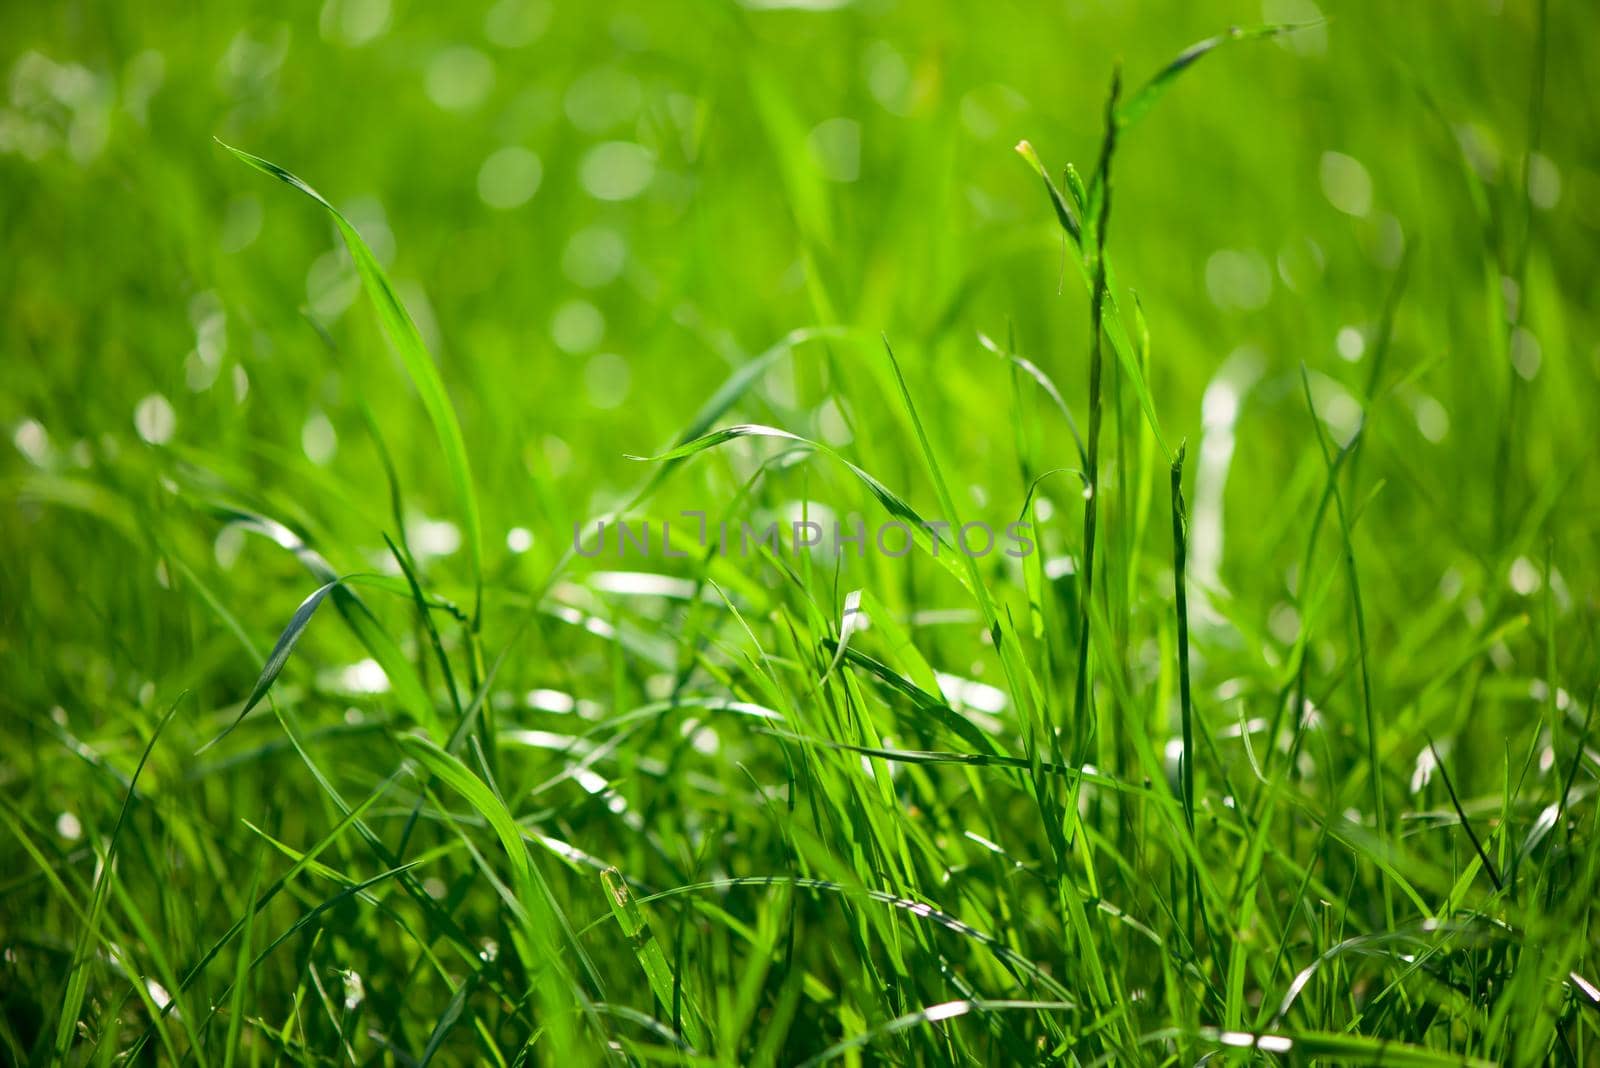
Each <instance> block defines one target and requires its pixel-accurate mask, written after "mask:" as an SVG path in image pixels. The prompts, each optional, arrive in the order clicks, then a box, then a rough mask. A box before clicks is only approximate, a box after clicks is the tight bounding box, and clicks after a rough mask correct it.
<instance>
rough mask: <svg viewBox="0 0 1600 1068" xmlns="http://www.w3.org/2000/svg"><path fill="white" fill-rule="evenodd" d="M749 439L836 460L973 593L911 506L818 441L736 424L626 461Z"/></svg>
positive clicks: (655, 459)
mask: <svg viewBox="0 0 1600 1068" xmlns="http://www.w3.org/2000/svg"><path fill="white" fill-rule="evenodd" d="M751 437H756V438H778V439H780V440H783V441H793V442H798V443H799V444H801V445H804V446H806V447H807V448H809V449H812V450H814V451H816V452H820V453H822V454H824V455H825V456H829V457H831V458H832V459H835V460H837V461H839V462H840V463H841V464H843V465H844V466H845V467H847V468H849V469H850V473H851V474H852V475H855V476H856V478H857V479H858V480H860V482H861V484H862V485H864V486H866V487H867V490H868V492H870V493H871V494H872V495H873V496H874V497H876V498H877V500H878V503H879V504H881V505H883V507H884V508H885V509H887V510H888V512H889V514H890V515H892V516H894V517H895V518H896V519H898V520H900V521H902V522H903V523H905V524H906V526H907V527H908V528H909V530H910V532H911V538H912V540H913V541H915V542H916V543H917V544H918V545H920V546H921V547H922V548H923V549H924V550H925V551H926V552H927V553H928V554H929V555H930V556H932V557H933V558H934V559H936V560H938V561H939V562H940V563H941V564H943V565H944V567H945V570H947V571H949V572H950V574H951V575H953V576H955V579H956V581H958V582H960V583H961V585H962V586H963V587H965V588H966V589H967V590H968V591H969V592H975V591H973V587H972V580H971V577H970V576H969V575H968V573H967V572H966V571H965V570H963V569H962V568H961V567H959V566H957V564H956V563H955V558H956V556H958V555H960V554H959V553H957V552H956V551H955V550H954V549H952V547H951V545H950V543H949V542H947V541H946V540H945V539H944V538H942V537H940V536H939V535H938V534H936V533H935V532H934V530H933V528H932V527H930V526H929V524H928V523H927V522H926V521H925V520H924V519H923V518H922V516H921V515H919V514H918V513H917V510H916V509H914V508H912V507H911V505H909V504H907V503H906V502H905V501H904V500H903V499H902V498H901V497H900V496H899V495H898V494H896V493H895V492H894V491H893V490H891V489H890V488H889V487H888V486H885V485H884V484H883V483H882V482H879V481H878V480H877V479H876V478H874V477H873V476H872V475H871V474H870V473H868V472H867V471H865V470H863V469H861V468H860V467H857V466H856V465H855V464H853V463H851V462H850V461H849V460H847V459H845V458H844V456H842V455H841V454H840V453H838V452H836V451H835V450H833V449H831V448H829V447H828V446H826V445H824V444H822V442H820V441H814V440H812V439H811V438H807V437H802V436H801V435H799V434H793V433H790V432H789V431H787V430H779V429H778V428H777V427H773V426H766V425H764V424H761V423H740V424H738V425H737V426H728V427H723V428H722V429H721V430H714V431H712V432H711V433H709V434H706V435H704V436H702V437H698V438H695V439H694V440H693V441H688V442H685V443H684V444H682V445H680V446H678V447H677V448H675V449H671V450H668V451H667V452H664V453H662V454H661V455H659V456H632V457H629V459H633V460H643V461H647V462H650V463H670V462H672V461H675V460H682V459H686V458H687V457H690V456H693V455H695V454H696V453H700V452H705V451H706V450H707V449H713V448H716V447H717V446H718V445H725V444H727V443H728V442H730V441H734V440H736V439H738V438H751ZM939 548H944V549H948V550H950V551H948V552H939V551H938V549H939Z"/></svg>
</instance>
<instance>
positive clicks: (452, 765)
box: [398, 734, 605, 1037]
mask: <svg viewBox="0 0 1600 1068" xmlns="http://www.w3.org/2000/svg"><path fill="white" fill-rule="evenodd" d="M398 741H399V744H400V748H401V751H402V752H404V753H405V754H406V755H407V756H409V757H411V758H412V759H414V760H416V761H417V762H418V763H419V764H421V765H422V766H423V767H425V768H426V769H427V770H428V771H429V772H430V773H431V774H433V775H434V776H435V777H437V778H438V779H439V780H441V781H442V782H444V783H445V784H446V785H448V786H449V787H450V788H451V789H452V790H454V791H455V792H456V793H458V794H460V795H461V796H462V798H464V799H465V800H466V801H467V803H468V804H470V805H471V806H472V807H473V808H474V809H475V810H476V811H477V812H478V814H479V815H481V816H482V817H483V818H484V820H485V821H487V822H488V824H489V826H490V827H491V828H493V830H494V833H495V835H496V837H498V838H499V839H500V845H501V846H502V847H503V848H504V849H505V851H506V858H507V860H508V861H509V862H510V865H511V876H512V884H513V888H514V891H515V894H516V899H517V901H518V903H520V905H521V906H522V907H521V909H520V910H519V911H520V913H521V914H520V915H519V916H518V917H517V921H518V924H519V926H520V928H521V930H522V932H523V934H524V935H525V937H526V939H527V945H526V946H525V947H524V948H525V955H526V956H527V965H528V968H529V970H530V971H531V972H533V973H534V974H535V975H536V976H538V978H537V979H536V980H535V982H536V983H537V985H538V987H539V994H540V998H541V1000H542V1001H543V1002H544V1007H545V1010H546V1011H547V1012H549V1013H551V1014H552V1020H554V1019H560V1020H562V1021H565V1019H566V1017H565V1014H566V1012H567V1011H568V1010H570V1009H572V1008H580V1009H581V1010H582V1011H583V1012H584V1013H585V1014H586V1015H587V1016H588V1017H589V1018H590V1020H591V1022H592V1023H593V1024H594V1027H595V1030H596V1032H597V1033H598V1034H599V1035H603V1034H604V1031H603V1029H602V1028H601V1025H600V1023H599V1020H598V1018H597V1016H596V1014H595V1011H594V1002H593V1001H592V1000H590V999H589V998H588V997H587V996H585V994H584V993H583V990H582V988H581V987H580V986H579V984H578V981H577V977H576V976H574V975H573V974H572V972H571V969H569V968H568V967H567V965H566V961H565V960H564V959H563V948H562V942H563V941H565V942H566V944H567V946H568V947H570V949H571V951H572V952H573V953H574V954H575V955H576V956H577V958H578V960H579V962H580V963H581V964H582V965H583V968H584V972H585V973H586V974H587V975H588V977H589V979H590V981H591V982H592V983H593V984H594V987H595V989H596V991H598V992H599V993H600V995H601V996H602V997H604V996H605V987H604V984H603V983H602V982H601V980H600V976H599V972H598V971H597V970H596V969H595V966H594V962H593V961H592V960H590V959H589V954H588V953H587V952H586V951H585V950H584V948H583V944H582V943H581V942H579V941H578V938H577V936H576V935H575V934H574V933H573V930H572V926H571V925H570V924H569V923H568V922H567V917H566V914H565V913H563V912H562V911H561V906H560V904H559V903H558V902H557V901H556V898H555V895H554V894H553V893H552V892H551V890H550V885H549V884H548V883H547V882H545V879H544V875H543V873H542V872H540V871H539V868H538V866H537V865H535V864H534V863H533V859H532V858H531V857H530V856H529V855H528V847H527V844H526V843H525V842H524V840H523V832H522V828H521V826H520V825H519V824H518V823H517V821H516V819H515V818H514V817H513V816H512V815H511V812H510V810H509V809H507V808H506V806H505V803H504V802H503V801H501V800H500V798H499V797H498V796H497V795H496V794H495V792H494V790H493V789H491V788H490V787H489V785H488V784H487V783H485V782H484V781H483V780H482V779H480V778H479V777H478V776H476V775H474V774H473V773H472V771H471V770H469V769H468V767H467V766H466V765H465V764H463V763H462V762H461V761H460V760H459V759H458V758H456V757H455V756H453V755H451V754H450V753H448V752H446V751H445V750H443V749H441V748H439V746H437V745H435V744H434V743H433V742H432V741H431V740H429V739H427V738H424V737H420V736H418V735H414V734H413V735H406V736H404V737H402V738H400V739H399V740H398ZM574 1037H575V1036H574Z"/></svg>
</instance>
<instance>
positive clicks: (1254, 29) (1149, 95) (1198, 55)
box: [1117, 21, 1321, 130]
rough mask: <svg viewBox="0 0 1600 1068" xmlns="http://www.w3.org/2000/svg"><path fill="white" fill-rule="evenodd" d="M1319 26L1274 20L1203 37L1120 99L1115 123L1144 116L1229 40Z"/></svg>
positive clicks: (1254, 38) (1129, 123)
mask: <svg viewBox="0 0 1600 1068" xmlns="http://www.w3.org/2000/svg"><path fill="white" fill-rule="evenodd" d="M1319 25H1321V22H1320V21H1318V22H1296V23H1288V22H1285V23H1274V24H1271V25H1266V26H1248V27H1240V26H1233V27H1230V28H1229V29H1228V30H1226V31H1225V32H1223V33H1219V34H1217V35H1216V36H1215V37H1207V38H1206V39H1205V40H1203V41H1197V42H1195V43H1194V44H1192V45H1190V46H1189V47H1188V48H1185V49H1184V50H1183V51H1182V52H1180V53H1178V55H1177V58H1175V59H1173V61H1172V62H1171V63H1168V64H1167V65H1166V66H1165V67H1162V68H1161V70H1160V71H1158V72H1157V73H1156V75H1155V77H1153V78H1151V79H1150V80H1149V81H1147V82H1145V83H1144V84H1143V85H1142V86H1140V87H1139V90H1138V92H1136V93H1134V94H1133V95H1132V96H1130V97H1129V98H1128V99H1127V100H1126V101H1124V102H1123V105H1122V106H1121V107H1120V108H1118V109H1117V126H1118V127H1120V128H1121V129H1124V130H1126V129H1128V128H1129V127H1131V126H1133V125H1134V124H1135V123H1136V122H1138V121H1139V120H1140V119H1142V118H1144V117H1145V115H1146V114H1147V113H1148V112H1149V111H1150V109H1151V108H1153V107H1155V104H1156V101H1158V100H1160V99H1161V98H1162V96H1164V95H1165V94H1166V92H1167V90H1168V89H1171V88H1172V83H1173V82H1175V81H1177V80H1178V75H1180V74H1182V73H1183V72H1184V71H1186V70H1188V69H1189V68H1190V67H1192V66H1193V65H1194V64H1195V63H1196V62H1198V61H1199V60H1200V59H1202V58H1203V57H1205V56H1207V55H1209V54H1210V53H1211V52H1213V51H1215V50H1216V49H1218V48H1220V47H1222V46H1223V45H1225V44H1229V43H1231V42H1233V41H1259V40H1263V39H1265V38H1268V37H1277V36H1279V35H1280V34H1285V33H1292V32H1294V31H1295V30H1304V29H1308V28H1310V27H1312V26H1319Z"/></svg>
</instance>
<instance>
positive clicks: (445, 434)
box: [217, 140, 483, 630]
mask: <svg viewBox="0 0 1600 1068" xmlns="http://www.w3.org/2000/svg"><path fill="white" fill-rule="evenodd" d="M217 144H219V145H221V146H222V147H223V148H225V149H227V150H228V151H229V152H230V153H232V154H233V155H234V157H235V158H237V159H239V160H240V161H241V162H243V163H246V164H248V165H250V166H251V167H254V168H255V169H256V170H258V171H261V172H262V173H263V174H270V175H271V176H272V177H274V178H276V179H278V180H279V181H280V182H283V183H285V184H287V185H290V186H293V187H294V188H295V189H298V190H299V191H300V192H302V193H304V194H305V195H306V196H308V197H310V198H311V199H312V200H314V201H316V202H317V203H318V204H321V205H322V206H323V207H324V208H325V209H327V212H328V214H329V215H331V216H333V221H334V224H335V225H336V226H337V227H338V228H339V233H340V235H341V236H342V237H343V238H344V242H345V245H346V246H347V247H348V248H349V250H350V258H351V259H352V260H354V261H355V265H356V273H357V274H358V275H360V277H361V285H362V288H363V289H365V290H366V292H367V296H368V297H370V298H371V299H372V303H373V305H374V306H375V307H376V308H377V310H378V320H379V322H381V323H382V325H383V330H384V333H385V334H386V335H388V338H389V341H390V343H391V344H393V345H394V347H395V349H396V350H398V351H399V353H400V358H401V360H402V361H404V363H405V365H406V372H407V373H408V374H409V375H410V376H411V382H412V384H413V385H414V386H416V388H417V394H418V395H419V396H420V397H421V398H422V406H423V408H424V409H426V410H427V413H428V419H429V421H430V422H432V423H433V430H434V433H435V434H436V435H437V436H438V438H439V448H440V451H441V452H442V453H443V454H444V462H445V467H446V468H448V470H449V472H450V481H451V482H452V483H453V485H454V487H455V493H456V503H457V507H459V508H460V510H461V518H462V523H463V525H464V526H465V528H466V532H465V538H466V543H467V553H468V558H469V560H470V561H471V564H472V578H473V584H474V588H475V590H476V599H475V607H474V609H473V629H474V630H476V629H477V622H478V618H479V616H480V615H481V614H482V612H483V529H482V527H483V524H482V521H481V520H480V519H479V515H478V497H477V493H476V492H475V491H474V490H473V486H472V469H471V466H470V464H469V463H468V461H467V447H466V443H465V442H464V441H463V440H462V437H461V424H460V423H459V422H458V421H457V420H456V413H455V409H454V408H453V407H452V406H451V404H450V395H449V394H448V393H447V392H445V388H444V380H443V379H441V378H440V377H439V368H438V367H437V366H435V364H434V362H433V356H432V355H431V354H430V353H429V352H428V346H427V345H426V344H424V343H423V340H422V335H421V334H420V333H418V332H417V326H416V324H415V323H414V322H412V321H411V316H410V314H409V313H408V312H407V311H406V309H405V305H403V304H401V303H400V298H399V296H397V295H396V294H395V291H394V286H393V284H392V283H391V282H390V281H389V276H388V275H387V274H386V273H385V272H384V270H383V267H382V266H380V265H379V263H378V260H377V257H375V256H373V254H372V250H371V249H370V248H368V247H367V243H366V242H365V241H364V240H362V238H361V235H360V234H359V233H358V232H357V231H356V228H355V227H354V226H352V225H351V224H350V221H349V220H348V219H346V218H345V217H344V216H343V215H342V214H341V213H340V212H339V209H337V208H335V207H334V206H333V205H332V204H330V203H329V202H328V201H327V199H326V198H324V197H323V195H322V194H321V193H319V192H317V191H316V190H315V189H313V188H311V186H309V185H307V184H306V183H305V182H304V181H302V180H301V179H300V178H298V177H297V176H295V175H293V174H291V173H290V172H288V171H286V170H284V169H283V168H282V167H280V166H278V165H277V164H276V163H271V162H269V161H267V160H264V159H262V158H261V157H260V156H253V155H251V154H250V153H248V152H245V151H243V150H241V149H237V148H234V147H233V146H232V145H230V144H227V143H226V142H224V141H221V140H218V141H217Z"/></svg>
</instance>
